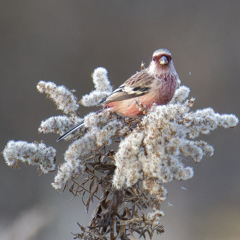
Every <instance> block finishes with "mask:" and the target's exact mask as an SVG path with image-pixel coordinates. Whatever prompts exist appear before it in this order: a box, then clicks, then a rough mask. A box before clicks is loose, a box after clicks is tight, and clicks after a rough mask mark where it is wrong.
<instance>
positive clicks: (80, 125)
mask: <svg viewBox="0 0 240 240" xmlns="http://www.w3.org/2000/svg"><path fill="white" fill-rule="evenodd" d="M83 125H84V121H82V122H81V123H79V124H78V125H76V126H75V127H73V128H72V129H70V130H69V131H68V132H66V133H64V134H63V135H62V136H60V137H59V138H58V139H57V140H56V142H60V141H62V140H63V139H64V138H66V137H67V136H69V135H70V134H71V133H73V132H74V131H76V130H77V129H78V128H81V127H82V126H83Z"/></svg>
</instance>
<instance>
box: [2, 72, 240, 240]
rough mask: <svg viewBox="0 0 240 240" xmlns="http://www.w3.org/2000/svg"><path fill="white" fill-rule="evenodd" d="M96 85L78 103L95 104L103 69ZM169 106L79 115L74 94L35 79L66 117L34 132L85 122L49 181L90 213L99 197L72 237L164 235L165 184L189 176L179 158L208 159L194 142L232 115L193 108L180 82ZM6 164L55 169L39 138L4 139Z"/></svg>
mask: <svg viewBox="0 0 240 240" xmlns="http://www.w3.org/2000/svg"><path fill="white" fill-rule="evenodd" d="M93 82H94V84H95V90H94V91H92V92H91V93H90V94H88V95H85V96H83V98H82V100H81V104H82V105H84V106H96V105H98V103H99V102H101V101H102V100H103V99H104V98H105V97H106V96H108V95H109V94H110V93H111V92H112V87H111V85H110V82H109V81H108V78H107V71H106V69H104V68H97V69H96V70H95V71H94V73H93ZM178 82H179V87H178V89H177V90H176V92H175V95H174V97H173V99H172V100H171V102H170V103H169V104H167V105H162V106H156V105H153V106H152V108H151V109H145V108H144V106H142V104H141V103H140V102H136V105H137V106H138V107H139V108H141V110H142V111H143V112H144V113H145V115H144V116H142V117H139V118H134V119H131V118H123V117H120V116H118V115H116V114H112V113H110V112H109V111H108V110H107V109H104V110H102V111H99V112H92V113H89V114H88V115H86V116H85V117H84V118H83V119H82V118H79V117H78V115H77V109H78V107H79V105H78V103H77V99H76V97H75V96H74V95H73V92H72V91H69V90H67V89H66V88H65V87H64V86H60V87H58V86H56V85H55V84H54V83H52V82H44V81H40V82H39V83H38V85H37V89H38V91H39V92H40V93H45V94H47V96H48V97H49V98H50V99H52V100H53V101H54V103H55V104H56V105H57V108H58V109H60V110H62V111H63V112H64V114H65V115H64V116H56V117H50V118H49V119H47V120H45V121H43V122H42V123H41V125H40V127H39V129H38V130H39V132H40V133H57V134H60V135H62V134H63V133H65V132H66V131H68V130H69V129H71V128H72V127H73V126H75V125H77V124H79V123H80V122H82V121H84V125H83V126H82V127H81V128H79V129H78V130H77V131H76V132H73V133H72V134H71V135H70V136H68V137H67V139H66V140H68V141H70V140H73V141H72V143H71V144H70V146H69V147H68V149H67V151H66V152H65V155H64V158H65V161H64V163H62V164H60V165H59V166H58V171H57V175H56V176H55V179H54V183H52V186H53V188H54V189H56V190H62V191H63V190H65V189H66V187H68V188H69V191H70V192H71V193H72V194H73V196H74V197H77V196H79V197H81V198H82V202H83V205H84V206H85V208H86V211H88V209H89V206H90V203H91V202H92V201H93V199H94V198H95V199H96V200H97V201H98V204H97V207H96V209H95V210H94V211H93V213H92V216H91V219H90V223H89V226H87V227H83V226H81V225H80V224H79V227H80V230H81V232H80V233H76V234H74V238H75V239H111V240H113V239H115V240H117V239H123V240H125V239H130V238H134V234H135V235H136V234H137V235H138V237H144V238H146V237H148V236H149V237H150V238H152V237H153V234H154V233H157V234H161V233H163V232H164V230H163V226H162V225H161V223H160V218H161V217H162V216H163V215H164V213H163V211H162V210H161V203H162V201H164V200H165V198H166V196H167V190H166V188H165V187H164V183H167V182H171V181H172V180H187V179H190V178H192V177H193V175H194V172H193V169H192V167H190V166H186V165H185V163H184V159H185V158H186V157H190V158H191V159H192V160H193V161H194V162H195V163H198V162H200V161H201V159H202V158H203V156H204V155H205V156H212V155H213V152H214V149H213V147H212V146H210V145H209V144H208V143H206V142H205V141H201V140H195V139H196V138H197V137H198V136H199V135H200V134H209V133H210V132H211V131H213V130H214V129H216V128H217V127H218V126H219V127H224V128H232V127H235V126H236V125H237V124H238V118H237V117H236V116H234V115H232V114H223V115H220V114H218V113H215V112H214V111H213V109H211V108H206V109H203V110H197V111H195V112H193V111H191V107H192V106H193V104H194V99H193V98H192V99H189V100H186V99H187V98H188V95H189V92H190V89H189V88H188V87H185V86H180V83H181V82H180V80H178ZM3 156H4V158H5V161H6V163H7V165H9V166H11V167H12V168H14V167H16V166H18V161H22V162H28V163H29V164H30V165H33V164H35V165H38V167H39V169H40V170H41V171H42V172H43V173H47V172H50V171H53V170H54V169H55V158H56V150H55V149H54V148H52V147H46V145H45V144H43V143H26V142H22V141H18V142H14V141H10V142H9V143H8V144H7V146H6V147H5V149H4V151H3Z"/></svg>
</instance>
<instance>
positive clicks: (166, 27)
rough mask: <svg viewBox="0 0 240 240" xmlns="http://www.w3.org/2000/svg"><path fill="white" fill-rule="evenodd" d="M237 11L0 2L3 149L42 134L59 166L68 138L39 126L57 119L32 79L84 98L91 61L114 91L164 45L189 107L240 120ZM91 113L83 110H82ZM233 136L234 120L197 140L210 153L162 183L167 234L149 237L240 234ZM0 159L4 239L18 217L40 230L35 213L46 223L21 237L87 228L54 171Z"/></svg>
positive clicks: (158, 1)
mask: <svg viewBox="0 0 240 240" xmlns="http://www.w3.org/2000/svg"><path fill="white" fill-rule="evenodd" d="M239 7H240V2H239V1H231V0H230V1H224V0H219V1H216V0H215V1H209V0H202V1H191V0H181V1H179V0H170V1H163V0H154V1H143V0H136V1H130V0H121V1H117V0H101V1H99V0H93V1H84V0H78V1H75V0H68V1H62V0H41V1H33V0H23V1H13V0H1V1H0V85H1V94H0V108H1V138H0V145H1V146H0V147H1V149H2V150H3V148H4V146H5V145H6V143H7V142H8V141H9V140H12V139H13V140H25V141H28V142H32V141H34V140H36V141H40V140H44V142H45V143H46V144H47V145H51V146H53V147H55V148H57V150H58V155H57V163H60V162H62V161H63V155H62V154H63V153H64V151H65V150H66V148H67V146H68V143H66V142H60V143H55V139H56V138H57V136H56V135H54V134H50V135H39V134H38V132H37V129H38V126H39V124H40V122H41V120H45V119H46V118H48V117H50V116H53V115H61V112H60V111H57V110H56V107H55V105H54V103H53V102H51V101H50V100H49V99H46V98H45V95H41V94H39V93H38V92H37V90H36V85H37V83H38V81H39V80H46V81H53V82H55V83H56V84H57V85H62V84H63V85H65V86H66V87H68V88H69V89H76V90H77V92H76V95H77V96H78V98H80V97H81V96H82V95H83V94H86V93H89V91H91V90H92V89H93V84H92V81H91V77H90V75H91V73H92V72H93V70H94V69H95V68H96V67H99V66H103V67H105V68H107V70H108V72H109V78H110V80H111V82H112V84H113V85H115V86H116V87H117V86H118V85H119V84H121V83H122V82H123V81H125V80H126V79H127V78H128V77H129V76H131V75H132V74H134V73H135V72H136V71H137V70H139V69H140V63H141V61H144V62H145V63H146V65H148V63H149V61H150V60H151V54H152V52H153V51H154V50H156V49H158V48H162V47H166V48H168V49H169V50H170V51H171V52H172V55H173V59H174V63H175V67H176V69H177V71H178V73H179V76H180V78H181V80H182V83H183V84H184V85H187V86H189V87H190V88H191V95H190V96H191V97H195V98H196V104H195V109H196V108H204V107H209V106H211V107H212V108H213V109H214V110H215V111H217V112H219V113H234V114H236V115H237V116H238V117H240V108H239V101H240V96H239V87H240V68H239V64H240V14H239ZM190 72H191V74H190ZM87 111H89V110H88V109H84V108H80V112H81V114H82V115H84V114H85V113H86V112H87ZM239 133H240V127H239V126H238V127H237V128H236V129H230V130H225V129H217V130H216V131H215V132H213V133H212V134H211V135H209V136H204V137H203V139H205V140H207V141H208V142H209V143H210V144H212V145H213V146H214V148H215V155H214V156H213V157H211V158H207V157H205V158H204V159H203V160H202V162H201V163H200V164H198V165H196V166H195V176H194V178H193V179H191V180H188V181H186V182H172V183H170V184H168V185H167V186H166V187H167V189H168V191H169V195H168V198H167V200H166V202H165V203H164V204H163V211H164V212H165V215H166V216H165V217H164V218H162V222H163V224H164V225H165V231H166V232H165V233H164V234H163V235H161V236H156V237H155V239H162V240H165V239H167V240H176V239H177V240H192V239H194V240H208V239H211V240H214V239H217V240H226V239H228V240H235V239H239V236H240V174H239V171H240V159H239V150H240V137H239ZM0 164H1V168H0V169H1V173H0V239H16V238H17V237H14V236H16V235H14V234H18V233H20V232H21V230H16V229H17V228H16V226H17V225H18V224H19V222H20V219H25V222H24V220H23V222H24V224H25V227H26V228H28V227H33V228H34V227H36V228H38V225H39V223H36V224H35V222H34V220H31V219H33V218H29V214H28V213H29V212H30V213H32V212H34V211H35V210H36V211H35V212H37V214H35V215H37V216H39V218H42V219H43V223H42V225H41V224H40V225H39V226H43V225H45V226H44V227H43V228H41V230H39V231H38V229H36V230H34V229H33V232H34V231H35V232H34V233H33V234H32V237H31V236H30V237H29V236H28V237H23V238H22V239H24V240H26V239H35V240H43V239H51V240H66V239H72V238H73V236H72V235H71V233H70V232H74V233H76V232H78V231H79V228H78V226H77V223H76V222H77V221H78V222H80V223H81V224H83V225H87V224H88V219H89V217H90V216H89V215H86V214H85V213H84V212H85V210H84V208H83V205H82V203H81V199H80V198H76V199H74V200H73V201H69V200H70V199H71V198H72V196H71V194H70V193H68V191H65V192H64V193H63V194H60V193H58V192H56V191H55V190H54V189H53V188H52V187H51V185H50V183H51V182H53V178H54V175H55V173H50V174H47V175H41V176H39V172H37V171H36V167H30V166H28V165H26V166H25V165H24V164H20V166H21V170H17V169H15V170H12V169H11V168H9V167H8V166H6V165H5V162H4V160H3V158H2V157H1V161H0ZM182 186H183V187H185V188H187V191H185V190H183V189H182V188H181V187H182ZM167 202H170V203H171V204H172V205H173V206H168V204H167ZM90 210H91V209H90ZM30 215H31V214H30ZM33 215H34V214H33ZM45 218H47V220H46V219H45ZM29 219H30V220H29ZM32 225H33V226H32ZM39 228H40V227H39ZM20 229H24V228H23V227H21V228H20ZM14 231H15V233H14ZM19 239H20V237H19Z"/></svg>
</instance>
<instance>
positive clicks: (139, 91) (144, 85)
mask: <svg viewBox="0 0 240 240" xmlns="http://www.w3.org/2000/svg"><path fill="white" fill-rule="evenodd" d="M154 79H155V78H154V77H153V76H151V75H150V74H148V72H147V71H146V70H142V71H140V72H137V73H136V74H134V75H133V76H131V77H130V78H129V79H127V80H126V81H125V82H124V83H123V84H122V85H121V86H120V87H118V88H117V89H116V90H115V91H114V92H113V93H112V94H111V95H109V96H108V97H107V98H106V99H104V100H103V101H102V103H104V104H108V103H110V102H116V101H121V100H126V99H130V98H135V97H140V96H142V95H144V94H146V93H147V92H149V89H150V88H151V86H150V85H151V84H152V82H153V81H154Z"/></svg>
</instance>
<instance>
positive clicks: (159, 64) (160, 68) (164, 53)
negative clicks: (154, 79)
mask: <svg viewBox="0 0 240 240" xmlns="http://www.w3.org/2000/svg"><path fill="white" fill-rule="evenodd" d="M172 67H173V61H172V54H171V53H170V52H169V50H168V49H166V48H161V49H158V50H156V51H155V52H154V53H153V55H152V61H151V63H150V65H149V67H148V71H149V73H150V74H153V75H157V76H158V75H160V74H162V73H163V74H164V73H167V72H168V71H169V70H170V69H171V68H172Z"/></svg>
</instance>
